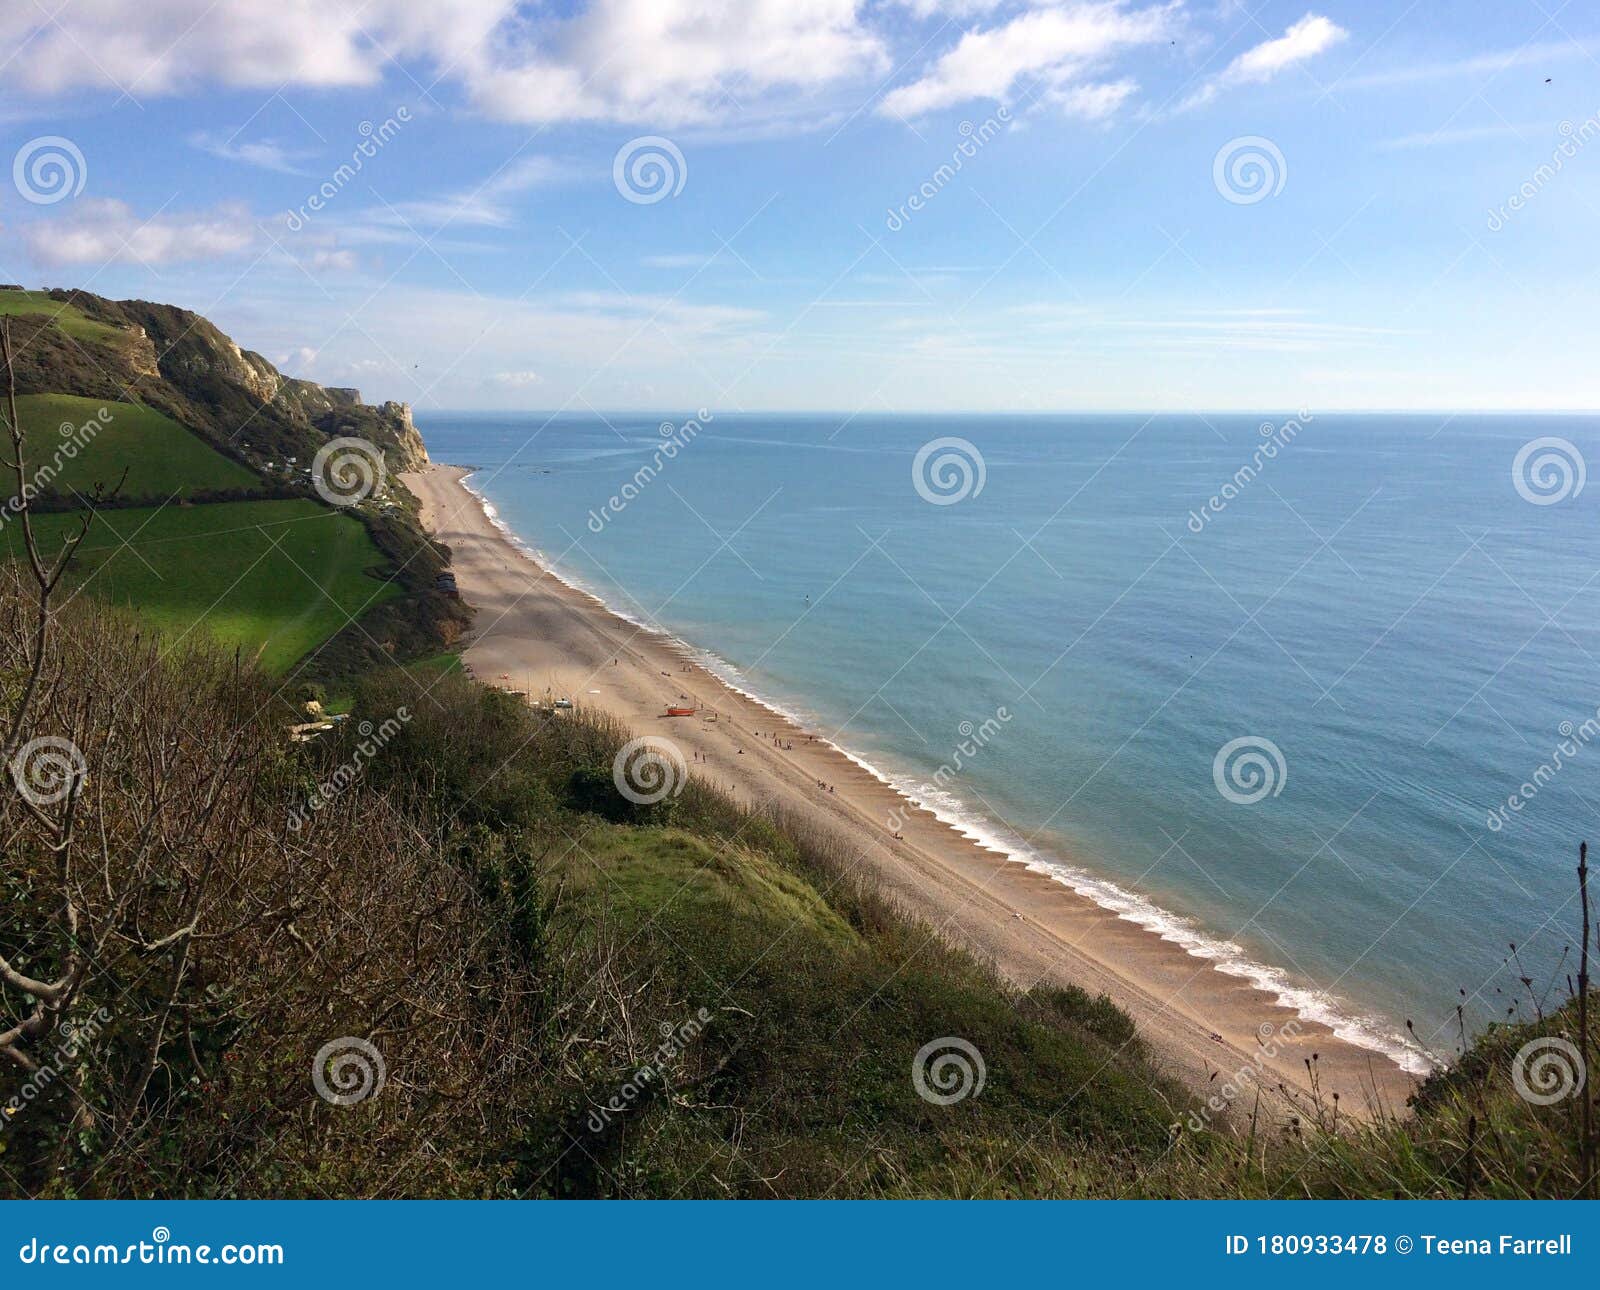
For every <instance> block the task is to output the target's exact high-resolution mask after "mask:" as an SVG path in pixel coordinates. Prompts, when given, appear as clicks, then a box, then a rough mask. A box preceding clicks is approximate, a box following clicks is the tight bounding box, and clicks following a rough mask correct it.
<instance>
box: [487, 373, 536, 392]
mask: <svg viewBox="0 0 1600 1290" xmlns="http://www.w3.org/2000/svg"><path fill="white" fill-rule="evenodd" d="M492 379H493V381H494V383H495V384H496V385H503V386H505V387H506V388H507V389H509V390H525V389H527V388H528V386H530V385H543V384H544V377H542V376H540V375H539V373H537V372H496V373H495V374H494V376H493V378H492Z"/></svg>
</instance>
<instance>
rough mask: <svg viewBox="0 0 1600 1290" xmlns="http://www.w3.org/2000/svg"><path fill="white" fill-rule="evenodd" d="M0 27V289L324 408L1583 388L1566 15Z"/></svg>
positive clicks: (1597, 97) (736, 17)
mask: <svg viewBox="0 0 1600 1290" xmlns="http://www.w3.org/2000/svg"><path fill="white" fill-rule="evenodd" d="M0 48H3V49H6V50H8V51H10V52H9V58H8V59H7V61H6V63H5V66H4V69H3V72H0V128H3V130H4V133H5V140H4V143H5V145H6V146H5V149H4V154H5V156H6V157H10V158H12V160H13V165H12V176H11V177H12V182H11V183H10V184H6V185H3V186H0V261H3V262H0V278H3V279H4V280H6V281H15V282H22V283H24V284H27V285H29V286H38V285H46V286H82V287H86V288H88V289H90V290H93V291H95V292H98V293H100V294H104V295H109V296H113V297H118V298H121V297H128V296H139V297H144V298H148V299H157V300H163V301H169V302H172V303H176V304H181V305H184V306H186V307H188V308H192V309H195V310H198V311H200V312H202V313H204V314H206V315H207V316H209V317H211V318H213V319H214V320H215V321H216V322H218V323H219V325H221V326H222V327H223V328H224V329H225V330H226V331H228V332H230V333H231V334H232V335H233V336H234V337H235V339H236V340H238V341H239V342H240V343H241V344H242V345H244V346H246V347H249V348H253V349H257V350H259V351H261V352H262V353H264V354H266V355H267V356H268V357H269V358H270V359H272V360H273V361H274V362H276V363H278V364H279V365H280V366H281V367H283V368H284V370H286V371H288V372H290V373H291V374H294V375H299V376H305V377H309V378H311V379H314V380H318V381H322V382H324V383H328V384H339V385H357V386H359V387H360V388H361V389H362V390H363V392H364V394H365V395H366V396H367V397H368V398H375V399H376V398H395V399H403V400H407V401H410V402H412V403H413V404H415V405H416V406H417V407H418V408H419V409H426V408H478V407H482V408H530V409H565V410H569V411H575V412H586V411H589V410H591V409H599V410H609V409H693V408H702V407H703V408H708V409H716V410H721V411H736V410H767V409H828V410H841V411H846V412H849V411H855V410H870V411H877V412H891V411H913V410H974V411H979V410H1021V411H1038V410H1052V409H1106V408H1135V409H1144V408H1150V409H1154V408H1163V409H1211V408H1215V409H1266V408H1272V409H1295V408H1308V409H1334V408H1457V407H1462V408H1507V409H1532V408H1539V409H1575V408H1585V409H1592V408H1594V407H1595V406H1597V404H1600V398H1597V397H1596V389H1595V377H1594V376H1593V371H1594V363H1593V360H1592V355H1593V353H1594V352H1595V345H1596V341H1597V339H1600V322H1597V320H1596V312H1597V311H1596V310H1595V308H1594V303H1593V302H1594V299H1595V294H1596V293H1595V288H1596V285H1597V283H1596V274H1597V268H1596V260H1595V255H1594V239H1595V230H1596V228H1597V227H1600V13H1597V12H1596V11H1595V9H1594V8H1592V7H1591V6H1587V5H1583V4H1580V3H1576V2H1569V3H1566V4H1561V3H1559V0H1496V2H1494V3H1432V2H1430V3H1426V4H1423V3H1415V4H1410V5H1407V4H1401V3H1392V4H1378V3H1333V2H1331V0H1329V2H1321V0H1318V2H1316V3H1313V4H1312V5H1311V7H1309V8H1308V7H1307V5H1306V3H1305V2H1304V0H1300V2H1297V3H1289V4H1280V3H1275V2H1273V0H1267V2H1266V3H1261V2H1259V0H1256V2H1254V3H1248V4H1235V3H1226V2H1224V3H1220V4H1207V3H1196V2H1194V0H1189V2H1187V3H1185V2H1183V0H1171V2H1170V3H1160V2H1157V3H1139V2H1138V0H1129V2H1128V3H1123V4H1116V3H1075V2H1073V0H1067V2H1065V3H1016V2H1015V0H899V2H896V3H867V4H852V3H851V2H850V0H757V2H755V3H745V4H734V3H728V4H711V3H706V0H701V2H700V3H691V2H690V0H654V2H653V3H652V2H651V0H603V2H602V0H597V2H595V3H588V4H586V3H566V4H561V5H549V6H535V5H528V4H517V3H515V0H436V3H433V4H429V5H426V6H421V5H417V4H415V3H411V2H409V0H365V2H364V3H362V2H361V0H272V2H271V3H268V2H267V0H224V3H221V4H213V3H210V0H65V3H62V2H61V0H48V3H46V2H45V0H17V3H15V4H12V5H9V6H7V8H6V10H5V12H4V13H0ZM385 123H387V124H385ZM368 130H371V131H372V134H370V135H369V134H368V133H366V131H368ZM641 139H645V140H656V141H657V142H646V143H643V144H639V143H637V142H636V141H638V140H641ZM363 144H365V149H366V154H367V155H361V154H360V149H361V147H362V145H363ZM358 155H361V163H360V168H359V171H358V172H354V173H352V172H353V171H354V167H353V166H350V167H349V168H348V169H347V170H346V172H345V173H344V174H343V175H340V173H339V170H340V167H341V166H343V165H347V164H348V163H351V162H352V159H353V158H354V157H356V156H358ZM619 156H620V157H621V158H622V161H621V164H620V166H619V164H618V158H619ZM652 158H653V159H654V160H656V161H659V162H660V163H661V165H660V166H658V167H656V168H655V169H652V168H651V164H650V162H651V160H652ZM630 159H632V160H634V161H636V162H639V163H640V165H642V167H643V169H642V170H640V171H637V172H634V171H633V170H632V169H631V168H630V166H629V164H628V163H629V161H630ZM56 161H60V162H61V163H62V165H59V166H58V165H55V164H53V163H54V162H56ZM957 162H959V164H957ZM663 177H664V178H665V186H664V187H654V188H652V187H651V186H650V185H651V182H652V181H653V180H659V179H662V178H663ZM319 192H321V193H323V194H326V196H325V197H319V198H318V199H317V202H316V203H312V202H311V199H312V198H313V196H315V195H317V194H318V193H319ZM913 198H915V199H916V200H915V202H913V200H912V199H913ZM651 199H653V200H651ZM313 205H317V206H320V209H312V206H313ZM291 212H298V214H295V215H293V216H291Z"/></svg>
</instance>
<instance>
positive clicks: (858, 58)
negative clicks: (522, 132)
mask: <svg viewBox="0 0 1600 1290" xmlns="http://www.w3.org/2000/svg"><path fill="white" fill-rule="evenodd" d="M887 63H888V59H887V54H886V52H885V50H884V48H883V45H882V43H881V42H880V40H879V38H878V37H877V36H876V35H874V34H873V33H871V32H870V31H868V30H867V29H866V28H865V27H864V26H862V25H861V23H860V21H859V20H858V18H857V14H856V0H741V2H740V3H738V4H727V5H707V4H705V3H702V2H701V0H594V2H593V3H592V4H590V6H589V7H588V8H587V9H586V10H584V11H583V12H582V13H579V14H576V15H575V16H573V17H571V18H567V19H562V20H559V21H556V22H552V23H546V24H544V25H543V26H542V28H540V29H538V30H537V31H536V33H535V34H534V36H533V37H532V39H531V40H528V41H525V42H519V43H517V44H513V46H512V47H511V48H509V49H506V50H503V51H496V52H495V53H493V54H487V53H486V54H484V55H483V56H481V57H480V60H479V65H478V66H477V67H476V69H475V71H474V75H473V77H472V84H473V91H474V95H475V97H476V99H477V102H478V104H479V106H480V107H481V108H483V109H484V110H485V111H486V112H488V113H489V114H490V115H492V116H497V117H500V118H503V119H505V120H511V121H521V122H529V123H534V122H544V121H563V120H574V119H577V120H596V121H640V120H650V121H655V122H659V123H661V124H662V125H665V126H671V125H679V124H684V123H692V122H700V121H709V120H712V119H714V118H717V117H721V116H730V115H742V114H744V112H746V111H747V110H748V109H747V106H746V105H747V104H748V102H749V101H750V100H753V99H754V98H756V97H757V96H759V95H762V94H764V93H766V92H769V91H772V90H783V89H789V90H799V91H804V90H807V89H814V88H817V87H819V86H823V85H827V84H829V83H832V82H834V81H837V80H840V79H842V78H844V77H847V76H852V75H857V74H861V73H864V72H872V71H877V70H880V69H882V68H884V67H886V66H887Z"/></svg>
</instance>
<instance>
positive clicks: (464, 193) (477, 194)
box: [361, 156, 571, 229]
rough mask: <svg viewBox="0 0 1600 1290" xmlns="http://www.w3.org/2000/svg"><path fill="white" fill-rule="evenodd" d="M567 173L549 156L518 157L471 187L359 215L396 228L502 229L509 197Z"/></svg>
mask: <svg viewBox="0 0 1600 1290" xmlns="http://www.w3.org/2000/svg"><path fill="white" fill-rule="evenodd" d="M570 173H571V172H570V170H569V169H568V167H566V166H564V165H562V164H561V163H560V162H558V161H556V160H554V159H552V158H550V157H545V156H529V157H519V158H517V159H516V160H515V161H512V162H511V163H510V164H508V165H506V166H504V167H502V168H501V169H500V170H498V171H496V172H494V173H493V174H491V175H489V176H488V177H487V178H486V179H484V180H483V181H482V182H481V183H478V184H475V185H473V186H472V187H471V188H463V189H460V190H458V191H456V192H453V193H445V194H441V195H440V196H437V197H422V198H417V199H415V200H412V201H403V202H396V203H394V204H392V205H381V206H377V207H374V208H370V209H368V210H367V211H365V212H363V215H362V217H361V218H362V219H364V220H366V221H368V222H370V223H373V224H378V225H382V226H389V227H396V226H398V227H400V228H406V227H412V228H418V229H423V228H426V229H439V228H443V227H445V226H446V225H459V226H462V227H470V228H505V227H507V226H509V225H510V224H511V223H512V216H513V214H514V210H513V205H514V204H513V201H512V199H513V198H515V197H518V196H520V195H521V194H523V193H526V192H529V191H531V190H532V189H535V188H542V187H545V186H547V185H550V184H554V183H559V182H561V181H562V180H563V179H565V178H567V177H568V176H569V175H570Z"/></svg>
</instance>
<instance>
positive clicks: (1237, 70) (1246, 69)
mask: <svg viewBox="0 0 1600 1290" xmlns="http://www.w3.org/2000/svg"><path fill="white" fill-rule="evenodd" d="M1349 34H1350V33H1349V32H1347V31H1345V29H1344V28H1343V27H1340V26H1339V25H1338V24H1337V23H1335V22H1333V21H1331V20H1330V19H1328V18H1324V17H1323V16H1322V15H1321V14H1315V13H1308V14H1307V15H1306V16H1305V17H1304V18H1302V19H1300V21H1299V22H1297V23H1295V24H1294V25H1293V26H1292V27H1290V28H1289V30H1288V31H1286V32H1284V33H1283V35H1281V36H1279V37H1277V38H1276V39H1274V40H1264V41H1262V42H1261V44H1259V45H1256V46H1255V47H1254V48H1252V49H1247V50H1245V52H1244V53H1242V54H1240V55H1239V57H1237V58H1235V59H1234V60H1233V61H1232V62H1231V63H1229V64H1228V65H1227V66H1226V67H1224V68H1223V69H1222V71H1220V72H1219V73H1217V75H1215V76H1213V77H1212V78H1211V79H1210V80H1209V81H1207V82H1206V83H1205V84H1204V85H1202V86H1201V87H1200V88H1199V89H1198V90H1196V91H1195V93H1193V94H1192V95H1190V96H1189V98H1188V99H1186V100H1185V101H1184V104H1183V106H1184V107H1185V108H1192V107H1199V106H1200V105H1201V104H1203V103H1209V102H1211V100H1212V99H1214V98H1216V97H1217V95H1218V94H1220V93H1222V91H1224V90H1228V89H1232V88H1234V87H1235V86H1238V85H1259V84H1260V83H1262V82H1263V81H1270V80H1271V79H1272V78H1273V77H1274V76H1276V75H1277V74H1278V73H1279V72H1281V71H1284V70H1285V69H1286V68H1290V67H1293V66H1294V65H1295V64H1297V63H1303V62H1305V61H1306V59H1308V58H1315V57H1316V56H1317V55H1318V54H1320V53H1322V52H1323V50H1325V49H1329V48H1331V47H1332V46H1334V45H1337V44H1338V43H1339V42H1340V41H1341V40H1343V39H1344V38H1345V37H1346V36H1348V35H1349Z"/></svg>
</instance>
